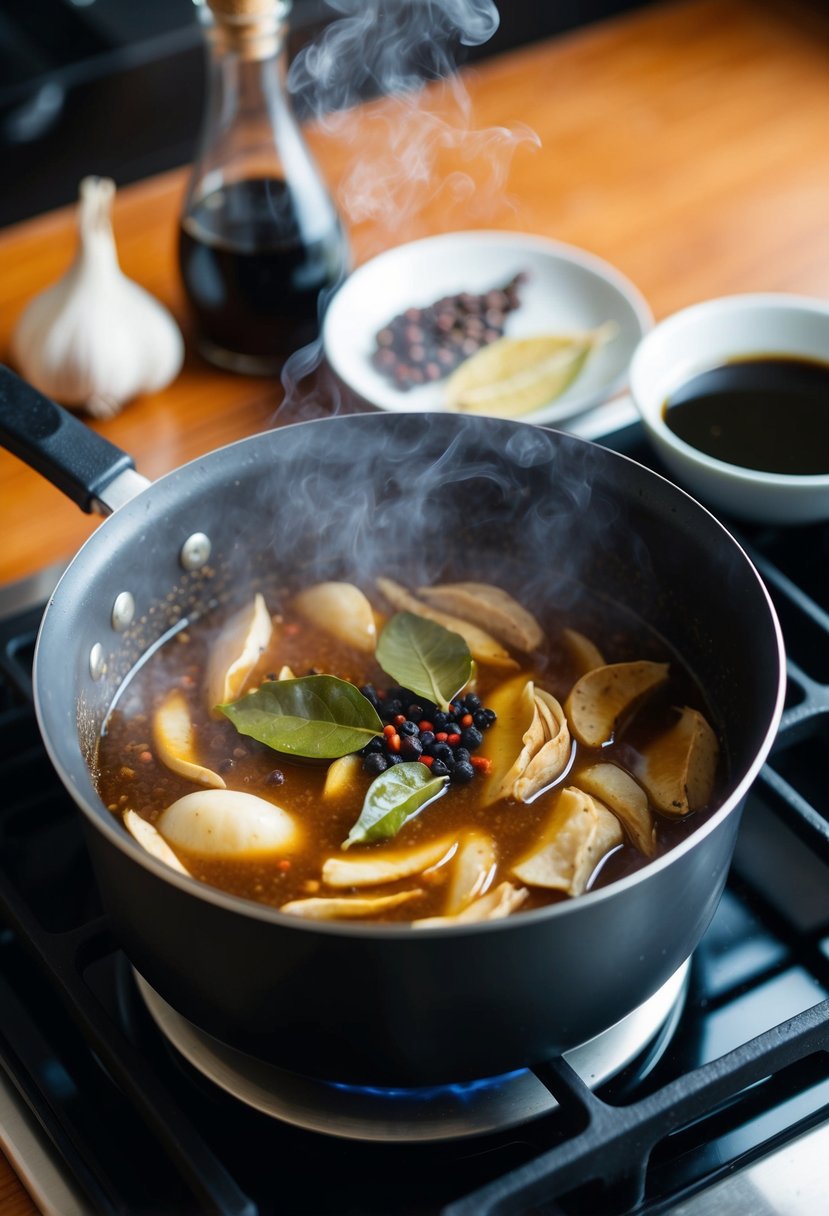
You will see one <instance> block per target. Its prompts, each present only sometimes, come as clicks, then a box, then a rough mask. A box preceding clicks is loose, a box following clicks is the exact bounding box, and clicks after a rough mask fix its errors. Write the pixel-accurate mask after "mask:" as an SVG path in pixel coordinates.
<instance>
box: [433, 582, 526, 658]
mask: <svg viewBox="0 0 829 1216" xmlns="http://www.w3.org/2000/svg"><path fill="white" fill-rule="evenodd" d="M417 594H418V595H419V596H420V597H421V599H424V600H425V601H426V603H427V604H431V606H432V607H433V608H437V609H438V610H439V611H440V612H448V613H450V614H451V615H452V616H459V617H462V618H463V620H465V621H471V622H472V624H473V625H479V626H480V627H481V628H482V629H486V630H487V632H489V633H491V634H492V635H493V636H494V637H496V638H497V639H498V640H499V641H501V642H504V643H505V644H506V645H507V646H512V647H513V648H514V649H515V650H521V651H524V652H525V653H529V652H530V651H532V650H537V649H538V647H539V646H540V645H541V643H542V642H543V641H544V633H543V630H542V628H541V626H540V625H539V623H538V621H537V620H536V619H535V617H534V616H533V615H532V613H531V612H528V611H527V609H526V608H523V607H522V606H521V605H520V604H519V603H518V601H517V600H515V599H513V597H512V596H511V595H510V594H509V593H508V592H506V591H504V590H503V589H502V588H501V587H495V586H493V584H492V583H442V584H438V585H437V586H434V587H418V589H417Z"/></svg>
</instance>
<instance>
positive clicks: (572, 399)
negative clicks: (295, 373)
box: [323, 232, 653, 423]
mask: <svg viewBox="0 0 829 1216" xmlns="http://www.w3.org/2000/svg"><path fill="white" fill-rule="evenodd" d="M521 271H524V272H526V273H527V276H528V277H527V281H526V282H525V283H523V284H522V286H521V289H520V299H521V303H520V304H519V306H518V308H517V309H515V311H513V312H511V313H509V314H508V317H507V324H506V331H505V332H506V334H507V336H509V337H526V336H530V335H532V334H543V333H568V332H572V331H579V330H584V329H593V328H594V327H595V326H597V325H601V324H602V323H603V322H604V321H615V322H616V324H617V325H618V327H619V329H618V333H617V335H616V337H615V338H614V339H613V340H612V341H611V342H609V343H608V344H607V345H606V346H604V347H602V348H601V349H600V350H598V351H597V352H596V353H595V355H594V357H593V358H592V359H590V360H589V361H588V363H587V366H586V367H585V369H584V371H583V372H582V373H581V375H580V376H578V378H577V379H576V380H575V381H574V383H573V384H572V385H571V386H570V387H569V388H568V389H567V391H566V392H564V393H562V394H561V396H559V397H557V398H556V399H555V400H554V401H551V402H550V403H549V404H548V405H545V406H543V407H542V408H541V409H538V410H535V411H533V413H531V414H527V415H525V418H526V420H527V421H530V422H547V423H549V422H559V421H561V420H562V419H565V418H571V417H573V416H574V415H575V414H579V413H581V412H582V411H583V410H586V409H589V408H590V407H591V406H595V405H598V404H599V403H600V402H602V401H606V400H607V399H608V398H609V397H612V396H613V395H614V394H616V393H617V392H619V391H620V390H621V389H622V388H624V386H625V384H626V381H627V371H628V364H629V363H630V359H631V356H632V355H633V351H634V350H635V348H636V346H637V344H638V342H639V340H640V338H641V337H642V335H643V334H644V333H645V331H646V330H648V329H650V327H651V325H652V324H653V317H652V315H651V311H650V309H649V307H648V305H647V303H646V302H645V300H644V298H643V297H642V295H641V294H640V293H639V291H638V290H637V289H636V288H635V287H634V286H633V284H632V283H631V282H629V280H628V279H626V278H625V277H624V275H623V274H621V273H620V272H619V271H618V270H616V269H615V268H614V267H613V266H611V265H610V264H609V263H608V262H604V261H602V259H601V258H597V257H595V256H594V255H593V254H590V253H586V252H585V251H584V250H582V249H577V248H575V247H574V246H572V245H563V244H560V243H559V242H557V241H550V240H547V239H546V238H544V237H538V236H528V235H525V234H523V233H518V232H450V233H445V234H444V235H442V236H435V237H427V238H426V239H425V240H422V241H414V242H412V243H411V244H408V245H400V246H398V247H397V248H395V249H389V250H387V251H386V252H385V253H381V254H380V255H379V256H378V257H376V258H373V259H372V260H371V261H370V262H366V263H365V264H364V265H363V266H360V267H359V268H358V269H357V270H355V271H354V273H353V274H352V275H351V276H350V277H349V278H348V279H346V281H345V283H343V285H342V287H341V288H340V289H339V291H338V292H337V294H336V295H335V296H334V298H333V300H332V301H331V304H330V305H329V308H328V311H327V313H326V316H325V321H324V324H323V342H324V346H325V354H326V356H327V358H328V362H329V363H330V365H331V367H332V368H333V369H334V371H335V372H336V373H337V375H338V376H339V377H340V378H341V379H342V380H343V381H344V382H345V383H346V384H347V385H348V386H349V387H350V388H352V389H353V390H354V391H355V392H357V393H359V394H360V396H361V397H363V398H364V399H365V400H366V401H368V402H370V403H371V404H372V405H376V406H379V408H380V409H384V410H397V411H406V410H410V411H411V410H414V411H420V410H429V411H432V410H440V409H442V408H443V394H444V387H445V381H438V382H437V383H434V384H427V385H423V386H422V387H419V388H415V389H411V390H409V392H401V391H399V390H398V389H395V388H394V387H393V386H392V385H391V384H389V382H388V381H387V380H386V379H385V378H384V377H383V376H381V375H380V374H379V373H378V372H377V371H376V370H375V369H374V367H373V366H372V363H371V356H372V354H373V352H374V350H375V335H376V334H377V332H378V330H380V329H382V328H383V326H385V325H386V324H387V323H388V322H389V321H390V320H391V319H392V317H395V316H397V315H398V314H399V313H401V312H403V311H405V309H407V308H411V307H423V306H425V305H428V304H432V303H433V302H434V301H435V300H438V299H440V297H441V296H444V295H454V294H455V293H456V292H460V291H470V292H475V293H479V292H485V291H489V290H490V289H491V288H494V287H501V286H502V285H503V284H505V283H507V282H509V280H510V279H512V278H513V277H514V276H515V275H516V274H518V273H519V272H521Z"/></svg>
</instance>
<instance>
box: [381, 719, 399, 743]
mask: <svg viewBox="0 0 829 1216" xmlns="http://www.w3.org/2000/svg"><path fill="white" fill-rule="evenodd" d="M383 734H384V735H385V736H386V738H387V739H390V738H391V737H392V735H396V734H397V731H396V730H395V729H394V727H393V726H392V724H391V722H390V723H389V724H388V726H384V727H383Z"/></svg>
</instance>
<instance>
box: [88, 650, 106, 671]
mask: <svg viewBox="0 0 829 1216" xmlns="http://www.w3.org/2000/svg"><path fill="white" fill-rule="evenodd" d="M105 667H106V663H105V661H104V648H103V646H102V645H101V643H100V642H96V643H95V645H94V646H93V647H92V649H91V650H90V652H89V674H90V675H91V676H92V679H93V680H100V678H101V676H102V675H103V674H104V668H105Z"/></svg>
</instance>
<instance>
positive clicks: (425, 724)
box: [417, 718, 435, 730]
mask: <svg viewBox="0 0 829 1216" xmlns="http://www.w3.org/2000/svg"><path fill="white" fill-rule="evenodd" d="M417 725H418V727H419V728H420V729H421V730H434V729H435V728H434V726H432V723H431V722H427V721H426V719H425V718H424V719H423V721H422V722H418V724H417Z"/></svg>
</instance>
